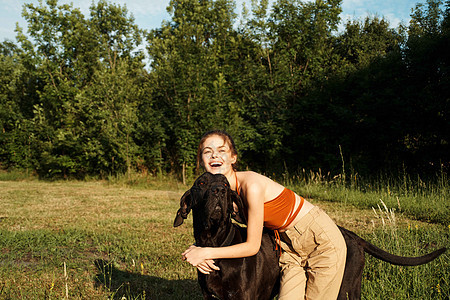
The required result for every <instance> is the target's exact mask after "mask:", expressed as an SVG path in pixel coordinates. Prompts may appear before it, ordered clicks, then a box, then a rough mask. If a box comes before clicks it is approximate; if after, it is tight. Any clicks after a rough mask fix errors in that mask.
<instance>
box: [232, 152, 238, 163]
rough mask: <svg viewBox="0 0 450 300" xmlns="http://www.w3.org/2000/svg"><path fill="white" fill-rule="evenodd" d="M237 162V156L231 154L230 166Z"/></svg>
mask: <svg viewBox="0 0 450 300" xmlns="http://www.w3.org/2000/svg"><path fill="white" fill-rule="evenodd" d="M236 162H237V155H236V154H232V155H231V164H232V165H234V164H235V163H236Z"/></svg>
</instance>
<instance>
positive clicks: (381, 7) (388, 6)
mask: <svg viewBox="0 0 450 300" xmlns="http://www.w3.org/2000/svg"><path fill="white" fill-rule="evenodd" d="M44 1H45V0H44ZM169 1H170V0H109V2H110V3H115V4H120V5H124V4H126V7H127V9H128V11H129V12H130V13H132V14H133V16H134V17H135V22H136V24H137V25H138V26H139V27H140V28H142V29H153V28H158V27H161V22H162V21H163V20H169V19H170V16H169V14H168V13H167V11H166V7H167V5H168V4H169ZM274 1H275V0H270V3H273V2H274ZM306 1H311V0H306ZM235 2H236V9H237V13H238V14H239V12H240V11H241V8H242V4H243V3H244V2H245V3H246V4H247V7H249V6H250V3H251V0H235ZM419 2H420V3H425V2H426V0H343V1H342V9H343V12H342V14H341V19H342V20H347V19H351V20H354V19H361V20H363V19H364V18H365V17H366V16H368V15H370V16H374V15H376V16H378V17H384V18H385V19H387V20H388V21H389V23H390V24H391V27H397V26H398V25H399V24H400V23H401V22H403V23H404V24H405V25H407V24H408V23H409V20H410V14H411V9H412V8H413V7H415V5H416V3H419ZM24 3H33V4H35V5H37V4H38V3H39V2H38V0H0V42H3V41H4V40H5V39H9V40H11V41H15V36H16V34H15V32H14V29H15V28H16V23H18V24H19V26H20V27H22V28H23V29H24V33H25V34H26V25H27V23H26V22H25V20H24V19H23V18H22V16H21V13H22V6H23V4H24ZM58 3H59V4H63V3H73V4H74V5H73V6H74V7H77V8H80V10H81V12H82V13H83V14H84V15H85V16H86V15H89V6H90V5H91V3H92V0H77V1H74V0H72V1H70V0H59V1H58Z"/></svg>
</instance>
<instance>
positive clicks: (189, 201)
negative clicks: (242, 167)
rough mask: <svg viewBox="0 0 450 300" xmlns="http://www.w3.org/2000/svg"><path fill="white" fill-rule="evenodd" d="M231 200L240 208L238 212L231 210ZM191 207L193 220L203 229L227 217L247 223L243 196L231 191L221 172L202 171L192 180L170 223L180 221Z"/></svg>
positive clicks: (177, 224) (176, 224)
mask: <svg viewBox="0 0 450 300" xmlns="http://www.w3.org/2000/svg"><path fill="white" fill-rule="evenodd" d="M233 202H234V203H236V205H237V207H238V209H239V210H238V213H236V212H234V210H233ZM191 209H192V210H194V213H195V220H194V222H197V224H199V226H202V228H203V229H206V230H208V229H210V228H211V227H212V226H213V225H218V224H220V223H221V222H224V221H226V220H227V219H228V218H229V217H230V216H231V217H232V218H234V219H235V220H236V221H238V222H240V223H243V224H245V223H246V219H245V215H244V205H243V202H242V199H241V198H240V197H239V195H238V194H237V193H236V192H235V191H233V190H231V188H230V184H229V183H228V180H227V178H226V177H225V176H224V175H222V174H211V173H203V174H202V175H201V176H200V177H199V178H197V180H195V182H194V185H193V186H192V187H191V188H190V189H189V190H188V191H186V192H185V193H184V195H183V196H182V197H181V200H180V209H178V212H177V215H176V217H175V221H174V223H173V226H174V227H177V226H180V225H181V224H183V221H184V219H186V218H187V216H188V214H189V212H190V211H191ZM195 226H196V225H195V224H194V227H195Z"/></svg>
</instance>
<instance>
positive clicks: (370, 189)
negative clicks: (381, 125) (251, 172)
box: [285, 171, 450, 225]
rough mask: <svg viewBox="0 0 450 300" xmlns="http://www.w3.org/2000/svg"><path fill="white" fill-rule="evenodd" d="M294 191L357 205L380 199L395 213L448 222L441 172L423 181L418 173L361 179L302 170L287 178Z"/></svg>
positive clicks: (370, 204)
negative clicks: (414, 174) (296, 174)
mask: <svg viewBox="0 0 450 300" xmlns="http://www.w3.org/2000/svg"><path fill="white" fill-rule="evenodd" d="M285 181H286V182H287V184H288V185H290V186H291V187H292V188H293V189H294V190H296V191H297V192H299V193H300V194H302V195H304V196H305V197H309V198H313V199H317V200H325V201H332V202H340V203H344V204H351V205H353V206H355V207H358V208H371V207H376V206H377V204H379V203H380V200H382V201H383V202H384V203H386V205H387V206H388V207H390V208H395V209H396V211H397V213H403V214H405V215H407V216H409V217H411V218H414V219H417V220H423V221H427V222H432V223H439V224H443V225H449V224H450V201H448V199H449V196H450V190H449V181H448V176H447V174H445V173H443V172H441V174H438V175H436V177H435V178H433V179H431V180H429V181H427V182H426V181H424V180H422V179H421V178H420V177H419V176H417V177H416V178H411V176H409V175H406V174H404V175H402V176H401V177H397V178H396V177H394V176H386V175H384V176H383V175H380V176H378V177H377V178H374V179H363V178H360V177H359V176H358V175H357V174H356V175H353V174H352V175H350V176H349V177H345V175H338V176H334V177H330V174H322V173H321V172H320V171H319V172H306V171H303V172H302V173H301V174H300V175H298V176H295V177H292V178H286V179H285Z"/></svg>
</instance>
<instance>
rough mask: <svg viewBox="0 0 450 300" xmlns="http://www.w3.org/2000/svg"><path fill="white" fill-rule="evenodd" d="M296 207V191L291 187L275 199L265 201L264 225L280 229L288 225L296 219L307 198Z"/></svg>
mask: <svg viewBox="0 0 450 300" xmlns="http://www.w3.org/2000/svg"><path fill="white" fill-rule="evenodd" d="M300 199H301V202H300V205H299V206H298V207H297V209H296V210H295V211H294V208H295V193H294V192H293V191H291V190H290V189H287V188H284V190H283V191H282V192H281V193H280V194H279V195H278V196H277V197H276V198H275V199H273V200H270V201H267V202H265V203H264V227H267V228H269V229H274V230H279V229H285V228H286V227H288V226H289V225H290V224H291V223H292V221H294V220H295V218H296V217H297V215H298V213H299V212H300V209H301V208H302V206H303V202H304V201H305V199H303V197H300Z"/></svg>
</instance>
